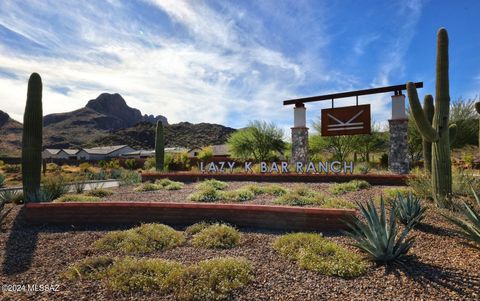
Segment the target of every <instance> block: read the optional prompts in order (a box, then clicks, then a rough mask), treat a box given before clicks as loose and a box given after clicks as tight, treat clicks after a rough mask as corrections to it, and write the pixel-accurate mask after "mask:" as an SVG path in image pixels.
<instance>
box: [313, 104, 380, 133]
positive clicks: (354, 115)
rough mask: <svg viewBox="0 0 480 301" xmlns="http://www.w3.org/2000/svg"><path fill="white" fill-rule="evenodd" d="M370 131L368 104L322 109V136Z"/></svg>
mask: <svg viewBox="0 0 480 301" xmlns="http://www.w3.org/2000/svg"><path fill="white" fill-rule="evenodd" d="M370 133H371V124H370V105H360V106H351V107H340V108H332V109H323V110H322V136H340V135H358V134H370Z"/></svg>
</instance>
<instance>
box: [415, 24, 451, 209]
mask: <svg viewBox="0 0 480 301" xmlns="http://www.w3.org/2000/svg"><path fill="white" fill-rule="evenodd" d="M407 91H408V100H409V102H410V109H411V112H412V114H413V117H414V120H415V123H416V124H417V127H418V130H419V131H420V133H421V134H422V136H423V138H424V139H426V140H427V141H429V142H431V143H432V167H431V168H432V172H431V177H432V193H433V197H434V198H435V201H436V203H437V205H438V206H441V207H446V206H449V205H450V195H451V193H452V163H451V159H450V134H449V132H450V131H449V124H448V122H449V114H450V91H449V79H448V33H447V30H446V29H444V28H441V29H440V30H439V31H438V35H437V61H436V83H435V108H434V114H433V121H432V123H431V124H430V122H429V120H428V117H427V115H426V114H425V112H424V111H423V109H422V106H421V105H420V101H419V99H418V94H417V89H416V88H415V85H414V84H413V83H412V82H409V83H407Z"/></svg>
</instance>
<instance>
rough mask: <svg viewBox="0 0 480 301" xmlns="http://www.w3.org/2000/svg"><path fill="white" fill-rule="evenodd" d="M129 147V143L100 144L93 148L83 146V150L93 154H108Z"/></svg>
mask: <svg viewBox="0 0 480 301" xmlns="http://www.w3.org/2000/svg"><path fill="white" fill-rule="evenodd" d="M125 147H128V145H113V146H99V147H92V148H83V149H82V150H83V151H85V152H86V153H88V154H91V155H108V154H110V153H113V152H114V151H117V150H119V149H122V148H125Z"/></svg>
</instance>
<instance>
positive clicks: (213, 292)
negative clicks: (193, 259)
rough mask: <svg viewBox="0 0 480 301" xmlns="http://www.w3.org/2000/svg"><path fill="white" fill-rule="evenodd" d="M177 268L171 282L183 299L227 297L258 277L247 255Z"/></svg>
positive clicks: (175, 293) (180, 298)
mask: <svg viewBox="0 0 480 301" xmlns="http://www.w3.org/2000/svg"><path fill="white" fill-rule="evenodd" d="M177 271H178V272H175V273H173V275H172V277H171V281H170V283H172V289H173V295H174V296H175V297H176V298H177V299H179V300H202V301H203V300H205V301H207V300H208V301H210V300H212V301H213V300H223V299H226V298H228V297H229V295H230V294H231V292H232V291H234V290H236V289H239V288H241V287H243V286H245V285H247V284H248V283H249V282H251V281H252V280H253V279H254V275H253V272H252V266H251V264H250V262H249V261H248V260H246V259H245V258H235V257H225V258H214V259H209V260H204V261H201V262H199V263H198V264H195V265H192V266H189V267H188V268H186V269H183V270H181V269H179V270H177Z"/></svg>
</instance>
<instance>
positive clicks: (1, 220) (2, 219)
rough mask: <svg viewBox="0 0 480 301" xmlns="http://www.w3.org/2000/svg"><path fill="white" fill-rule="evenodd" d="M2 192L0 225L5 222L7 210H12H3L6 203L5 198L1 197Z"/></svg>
mask: <svg viewBox="0 0 480 301" xmlns="http://www.w3.org/2000/svg"><path fill="white" fill-rule="evenodd" d="M2 194H3V193H0V227H1V226H3V224H4V223H5V217H6V216H7V214H8V212H9V211H10V210H12V208H10V209H9V210H5V204H7V200H6V198H4V197H2Z"/></svg>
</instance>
